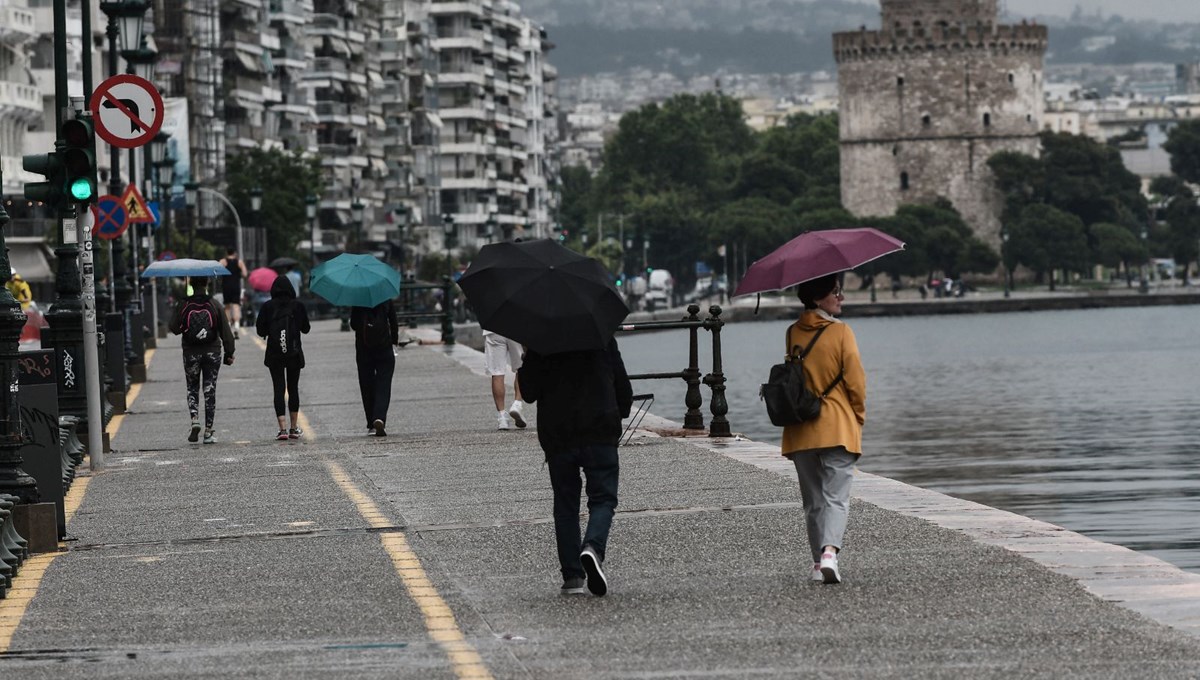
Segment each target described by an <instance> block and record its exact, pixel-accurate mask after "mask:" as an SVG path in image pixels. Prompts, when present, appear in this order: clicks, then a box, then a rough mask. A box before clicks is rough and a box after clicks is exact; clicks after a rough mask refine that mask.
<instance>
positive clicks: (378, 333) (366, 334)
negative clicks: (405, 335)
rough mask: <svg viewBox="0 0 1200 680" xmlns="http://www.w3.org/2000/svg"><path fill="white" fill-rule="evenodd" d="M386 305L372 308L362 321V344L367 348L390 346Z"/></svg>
mask: <svg viewBox="0 0 1200 680" xmlns="http://www.w3.org/2000/svg"><path fill="white" fill-rule="evenodd" d="M390 316H391V313H390V311H389V310H388V305H387V304H386V303H385V304H382V305H379V306H376V307H372V308H371V309H370V310H369V311H368V312H367V314H366V319H365V320H364V321H363V344H364V345H366V346H367V347H387V346H388V345H390V344H392V324H391V319H390V318H389V317H390Z"/></svg>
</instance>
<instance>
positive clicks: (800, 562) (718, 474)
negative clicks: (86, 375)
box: [0, 322, 1200, 679]
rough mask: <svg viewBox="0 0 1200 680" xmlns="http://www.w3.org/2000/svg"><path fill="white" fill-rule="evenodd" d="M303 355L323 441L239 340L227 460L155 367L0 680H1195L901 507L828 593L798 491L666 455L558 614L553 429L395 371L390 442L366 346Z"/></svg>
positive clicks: (1115, 618) (1109, 622) (8, 610)
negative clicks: (595, 594)
mask: <svg viewBox="0 0 1200 680" xmlns="http://www.w3.org/2000/svg"><path fill="white" fill-rule="evenodd" d="M305 345H306V352H307V354H308V357H309V368H308V369H306V371H305V372H304V374H303V377H302V383H301V390H302V391H303V404H302V409H303V412H304V413H305V415H306V421H307V422H306V429H307V433H306V437H305V438H304V439H301V440H299V441H295V442H275V441H272V440H271V435H273V434H274V431H275V426H274V418H273V413H272V411H271V407H270V403H269V401H270V390H269V382H268V378H267V373H266V369H265V368H263V366H262V364H261V350H259V349H258V347H256V346H255V345H254V344H253V343H251V342H247V341H245V340H243V342H242V343H241V345H240V348H239V352H238V362H237V363H236V364H235V365H234V366H233V367H232V368H226V369H224V370H223V371H222V377H221V381H220V388H219V409H220V410H219V413H218V417H217V430H218V437H219V440H220V441H219V442H218V443H217V444H214V445H208V446H203V445H192V444H188V443H187V442H186V441H185V440H184V438H185V435H186V430H187V417H186V413H185V408H184V401H183V396H184V390H183V384H182V371H181V370H180V366H179V362H178V346H177V344H176V343H175V341H174V340H173V339H172V340H169V341H167V342H165V343H163V344H162V346H160V349H159V350H158V351H157V354H156V355H155V357H154V358H153V360H152V362H151V364H150V369H149V377H150V379H149V381H148V382H147V383H146V384H145V385H144V386H143V387H142V389H141V390H140V392H139V394H138V395H137V396H136V399H135V400H134V402H133V404H132V405H131V408H130V415H129V416H128V417H126V418H125V419H124V421H123V422H122V423H121V424H120V429H119V432H118V433H117V435H116V437H115V438H114V440H113V447H114V449H115V450H114V452H113V453H112V454H110V455H109V457H108V461H107V462H108V466H107V468H106V469H105V470H103V471H101V472H99V473H97V474H95V475H93V476H91V477H90V478H86V479H88V482H87V483H86V484H85V485H80V484H77V485H76V488H77V489H83V490H84V493H83V497H82V502H81V504H80V505H79V508H78V511H77V512H76V514H75V515H74V516H73V517H72V519H71V521H70V523H69V525H68V531H69V533H70V539H71V540H70V541H69V542H68V543H67V552H65V553H60V554H59V555H58V556H57V557H54V558H53V559H45V558H44V559H43V563H44V565H45V572H44V576H41V577H40V580H39V581H38V582H37V584H36V586H32V585H31V584H30V582H29V581H25V584H24V588H26V592H27V593H28V595H29V597H28V598H26V599H28V600H29V603H28V608H27V609H25V610H24V611H15V610H14V609H13V608H12V607H11V606H10V605H9V604H8V601H5V602H2V603H0V621H3V620H8V621H10V622H12V621H19V625H17V626H16V629H15V633H14V634H13V635H12V637H11V640H10V641H8V643H7V652H6V653H5V654H4V655H3V656H2V657H0V676H3V677H14V678H15V677H21V678H160V677H181V678H200V677H214V678H215V677H220V678H309V677H312V678H318V677H320V678H326V677H329V676H331V675H334V674H337V675H340V676H342V677H346V678H422V679H423V678H454V677H458V678H489V677H490V678H547V679H551V678H553V679H558V678H719V677H728V678H756V679H757V678H800V677H814V678H816V677H821V678H914V677H922V678H956V679H960V678H964V677H970V678H991V677H1005V678H1010V677H1012V675H1013V674H1015V673H1019V674H1021V676H1023V677H1047V678H1049V677H1054V678H1064V677H1065V678H1106V677H1113V678H1117V677H1120V678H1122V679H1124V678H1128V677H1130V676H1135V677H1147V678H1195V677H1198V676H1200V637H1197V636H1194V635H1192V634H1189V633H1188V632H1185V631H1184V630H1181V629H1180V628H1171V627H1168V626H1166V625H1163V624H1161V623H1159V622H1156V621H1152V620H1150V619H1148V618H1145V617H1144V616H1142V615H1140V614H1138V613H1135V612H1133V611H1131V610H1130V609H1128V608H1125V607H1121V606H1117V605H1116V604H1113V603H1111V602H1106V601H1103V600H1102V599H1100V598H1098V597H1096V596H1094V595H1092V594H1090V593H1089V592H1087V591H1086V590H1085V588H1084V587H1082V586H1081V585H1080V584H1079V582H1077V581H1076V580H1075V579H1073V578H1069V577H1068V576H1065V575H1063V574H1060V573H1056V572H1055V571H1053V570H1051V569H1050V568H1047V567H1045V566H1042V565H1041V564H1039V563H1038V562H1036V561H1034V560H1031V559H1027V558H1026V557H1023V556H1021V555H1020V554H1018V553H1016V552H1013V551H1011V550H1006V549H1003V548H1001V547H997V546H995V545H988V544H985V543H982V542H980V541H977V540H974V539H972V537H971V536H970V535H968V534H967V533H964V532H962V531H957V530H952V529H946V528H941V527H938V526H936V525H935V524H934V523H932V522H930V521H926V520H924V519H920V518H917V517H914V516H911V514H906V513H901V512H895V511H892V510H889V509H886V505H885V507H880V506H879V505H876V504H874V503H868V502H864V501H863V500H856V501H855V502H854V506H853V510H852V519H851V524H850V529H849V537H848V541H847V545H846V551H845V555H844V558H843V560H842V564H843V570H844V574H845V576H846V579H847V582H846V583H845V584H843V585H841V586H822V585H819V584H813V583H810V582H809V581H808V580H807V576H808V568H809V562H808V558H807V549H806V548H805V544H804V539H803V535H802V532H803V530H802V522H801V521H800V519H799V516H800V509H799V493H798V491H797V488H796V484H795V481H794V480H793V479H790V478H789V477H788V476H787V475H786V474H779V473H778V472H774V471H771V470H769V469H764V467H762V466H760V465H759V464H752V463H748V462H743V461H739V460H736V459H735V458H734V457H733V456H730V455H726V453H727V452H717V451H713V450H710V449H709V448H705V447H702V446H697V445H696V444H697V442H692V441H686V442H685V441H678V440H674V439H669V438H661V437H655V436H643V437H639V438H637V439H635V440H634V442H633V443H632V444H631V445H629V446H628V447H626V448H624V449H623V450H622V467H623V470H622V488H621V506H620V508H619V513H618V516H617V520H616V523H615V526H614V531H613V535H612V540H611V545H610V548H609V560H608V563H607V564H606V569H607V571H608V572H609V575H610V583H611V590H610V594H609V596H608V597H605V598H603V599H600V598H592V597H575V598H562V597H560V596H559V595H558V587H559V585H560V581H559V576H558V573H557V565H556V560H555V556H554V545H553V532H552V529H551V525H550V522H551V519H550V506H551V502H550V490H549V483H548V481H547V475H546V471H545V468H544V466H543V464H542V456H541V452H540V450H539V449H538V447H537V442H536V433H535V432H534V431H533V430H532V428H531V429H529V430H527V431H510V432H497V431H495V430H493V429H491V428H492V427H493V419H492V407H491V404H490V397H489V394H488V388H487V382H486V379H485V378H483V377H482V376H481V375H479V374H477V373H476V372H474V371H472V370H471V368H470V366H471V365H477V364H478V363H480V362H479V357H478V355H477V354H475V353H473V352H471V351H470V350H468V349H466V348H461V347H456V348H443V347H440V346H433V347H429V346H425V347H418V346H412V345H410V346H409V347H408V348H406V349H404V350H402V351H401V352H400V355H399V358H398V363H397V376H396V381H395V391H394V395H393V404H392V419H391V420H392V422H391V423H390V425H389V432H390V433H391V436H390V437H388V438H386V439H378V438H369V437H365V436H363V435H364V429H365V428H364V427H363V424H364V423H362V422H361V421H362V415H361V413H360V407H359V402H358V395H357V385H356V382H355V379H354V362H353V352H352V348H351V337H350V335H349V334H345V333H340V332H338V331H337V322H321V323H318V324H317V325H316V327H315V328H314V332H313V333H312V334H311V335H310V336H309V337H308V338H306V340H305ZM533 420H534V423H533V424H534V425H536V417H534V418H533ZM705 443H707V442H705ZM725 446H726V447H730V448H734V449H737V448H739V447H741V446H744V447H745V450H742V451H740V452H737V451H735V453H737V454H738V455H741V456H743V457H746V458H747V459H753V458H754V456H755V455H756V453H755V445H753V444H752V443H743V442H735V443H733V444H730V445H725ZM760 453H761V452H760ZM756 462H761V463H762V465H766V466H768V467H769V466H770V465H771V464H772V459H771V458H770V457H769V456H763V457H762V458H761V460H760V461H756ZM892 484H894V483H892ZM873 487H874V488H876V489H877V490H878V489H879V488H884V487H888V483H887V482H886V480H875V481H872V480H871V479H870V478H868V477H864V483H863V484H861V485H860V489H861V490H865V491H867V492H869V493H873V492H871V489H872V488H873ZM901 496H903V497H908V498H911V497H909V496H904V495H903V494H900V495H899V496H897V498H899V497H901ZM932 496H936V494H932ZM918 497H919V496H918ZM939 498H941V497H939ZM931 502H932V501H931ZM899 503H900V501H898V500H895V499H893V504H899ZM917 505H921V503H920V502H918V503H917ZM929 507H930V506H926V509H928V508H929ZM909 510H910V511H920V508H917V509H916V510H914V509H912V508H910V509H909ZM934 514H937V513H936V512H934ZM31 571H32V570H31ZM1156 574H1157V572H1156ZM37 578H38V575H37V573H36V572H34V573H29V574H25V575H22V577H20V579H18V581H21V580H22V579H37ZM32 587H36V594H34V593H33V592H29V590H30V588H32ZM18 599H19V598H16V599H14V601H17V600H18ZM1193 611H1195V610H1193ZM1176 625H1180V624H1179V623H1178V622H1177V623H1176ZM2 642H4V639H3V637H2V636H0V643H2ZM0 649H3V647H0Z"/></svg>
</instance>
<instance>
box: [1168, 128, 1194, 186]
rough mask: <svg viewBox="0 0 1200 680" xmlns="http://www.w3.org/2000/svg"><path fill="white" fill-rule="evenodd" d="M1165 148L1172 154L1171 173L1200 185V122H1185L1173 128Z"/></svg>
mask: <svg viewBox="0 0 1200 680" xmlns="http://www.w3.org/2000/svg"><path fill="white" fill-rule="evenodd" d="M1163 148H1164V149H1166V151H1167V153H1169V154H1171V172H1173V173H1175V174H1176V175H1179V176H1180V177H1181V178H1183V179H1184V180H1186V181H1188V182H1191V183H1193V184H1200V120H1188V121H1183V122H1181V123H1179V124H1178V125H1176V126H1175V127H1174V128H1172V129H1171V132H1169V133H1168V134H1167V141H1166V142H1164V143H1163Z"/></svg>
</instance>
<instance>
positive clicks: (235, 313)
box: [221, 248, 249, 340]
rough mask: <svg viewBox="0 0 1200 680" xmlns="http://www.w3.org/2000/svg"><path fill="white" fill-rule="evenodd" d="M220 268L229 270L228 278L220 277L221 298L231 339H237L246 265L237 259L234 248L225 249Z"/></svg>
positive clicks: (240, 322)
mask: <svg viewBox="0 0 1200 680" xmlns="http://www.w3.org/2000/svg"><path fill="white" fill-rule="evenodd" d="M221 266H223V267H225V268H226V269H228V270H229V276H222V277H221V297H222V298H223V299H224V302H225V316H227V317H229V323H230V325H232V326H233V337H234V339H235V340H236V339H237V337H238V328H240V327H241V325H242V281H244V280H245V279H246V277H247V276H249V274H248V273H247V272H246V263H245V262H242V260H241V258H239V257H238V253H237V249H236V248H226V249H225V257H223V258H221Z"/></svg>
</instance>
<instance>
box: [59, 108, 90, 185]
mask: <svg viewBox="0 0 1200 680" xmlns="http://www.w3.org/2000/svg"><path fill="white" fill-rule="evenodd" d="M59 137H60V138H62V140H63V142H65V144H66V148H65V149H64V150H63V152H62V162H63V166H64V167H65V169H66V184H65V188H66V193H67V197H68V198H69V199H70V200H71V201H74V202H75V203H95V202H96V132H95V130H94V129H93V127H92V117H91V116H90V115H87V114H80V115H78V116H77V117H76V118H72V119H71V120H68V121H65V122H63V124H62V129H61V132H60V134H59Z"/></svg>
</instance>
